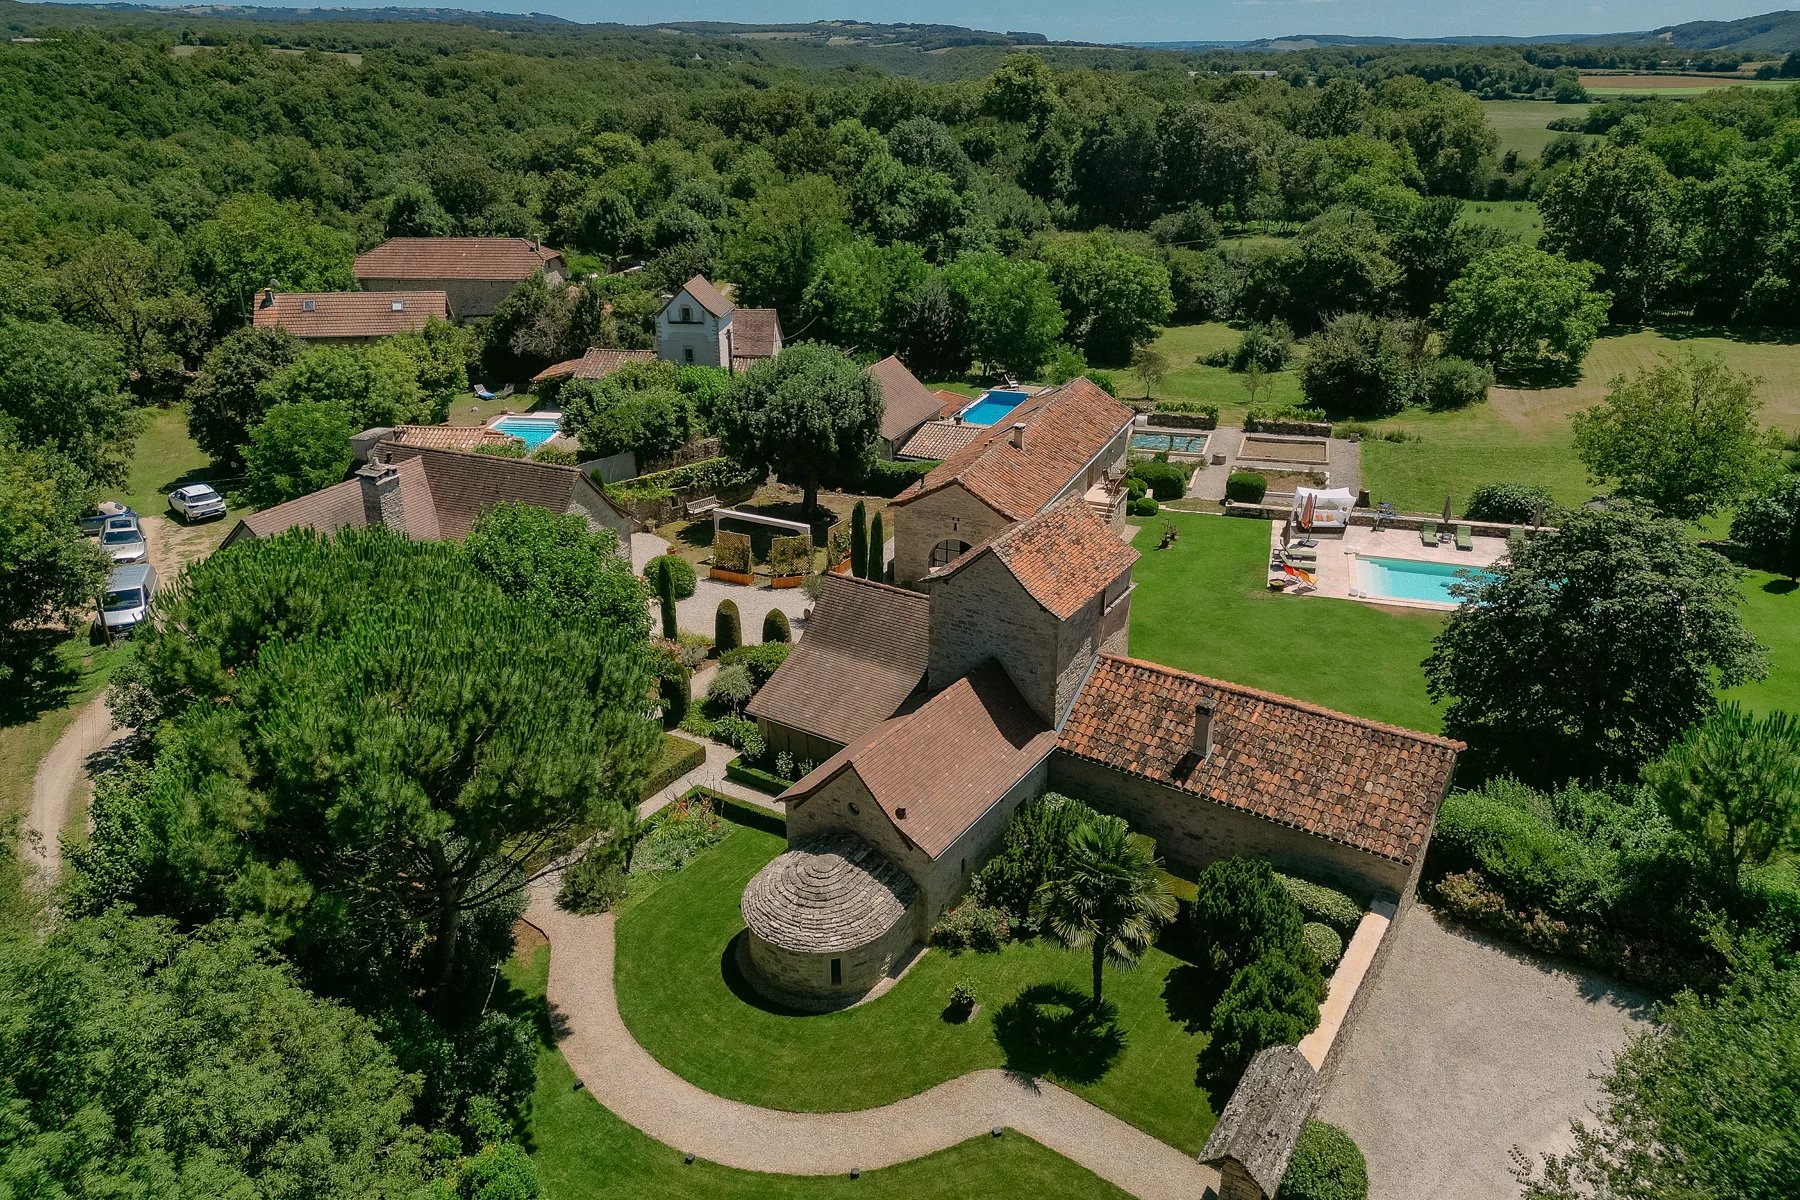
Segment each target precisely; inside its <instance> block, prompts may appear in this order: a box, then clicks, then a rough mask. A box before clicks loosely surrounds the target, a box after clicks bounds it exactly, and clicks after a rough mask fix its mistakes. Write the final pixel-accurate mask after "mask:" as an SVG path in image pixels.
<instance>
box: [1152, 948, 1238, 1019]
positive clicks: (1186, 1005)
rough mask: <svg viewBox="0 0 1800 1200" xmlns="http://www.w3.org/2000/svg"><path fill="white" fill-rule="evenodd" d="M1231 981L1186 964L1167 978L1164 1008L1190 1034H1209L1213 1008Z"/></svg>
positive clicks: (1164, 989)
mask: <svg viewBox="0 0 1800 1200" xmlns="http://www.w3.org/2000/svg"><path fill="white" fill-rule="evenodd" d="M1229 982H1231V981H1230V979H1229V978H1226V977H1224V976H1222V975H1221V974H1220V973H1219V972H1218V971H1214V970H1211V969H1210V968H1207V967H1202V966H1198V965H1196V964H1194V963H1186V962H1184V963H1182V964H1181V965H1180V966H1178V967H1176V968H1175V969H1174V970H1173V971H1170V972H1169V974H1168V975H1167V977H1165V978H1164V979H1163V991H1162V998H1163V1007H1164V1008H1165V1009H1167V1010H1168V1013H1169V1019H1170V1020H1172V1021H1176V1022H1179V1023H1180V1025H1181V1027H1182V1029H1184V1030H1186V1031H1187V1032H1188V1033H1206V1032H1207V1031H1208V1030H1210V1029H1211V1028H1212V1010H1213V1006H1214V1005H1215V1004H1217V1003H1218V1002H1219V996H1220V995H1221V994H1223V992H1224V991H1225V985H1226V984H1227V983H1229Z"/></svg>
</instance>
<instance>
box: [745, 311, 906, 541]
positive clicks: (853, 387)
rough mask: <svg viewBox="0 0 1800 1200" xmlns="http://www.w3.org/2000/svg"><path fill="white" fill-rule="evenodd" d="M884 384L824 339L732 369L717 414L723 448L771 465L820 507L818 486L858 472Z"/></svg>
mask: <svg viewBox="0 0 1800 1200" xmlns="http://www.w3.org/2000/svg"><path fill="white" fill-rule="evenodd" d="M881 407H882V404H881V389H880V387H879V386H877V384H876V383H875V380H874V379H872V378H871V377H870V376H869V374H868V372H866V371H864V370H863V369H862V368H861V367H859V366H857V365H856V363H855V362H853V361H851V360H850V359H849V358H846V357H845V356H844V355H843V354H842V353H840V352H839V351H837V350H834V349H832V348H831V347H829V346H824V345H819V344H817V343H807V342H801V343H797V344H795V345H792V346H789V347H787V348H786V349H785V350H783V351H782V352H781V353H780V354H779V355H777V356H776V357H774V358H772V359H767V360H765V361H763V362H760V363H758V364H757V365H756V366H754V367H752V368H750V370H748V371H746V372H745V373H744V374H742V375H738V376H735V377H734V378H733V379H732V381H731V386H730V387H729V388H727V389H726V391H725V394H724V395H723V396H721V397H720V399H719V403H718V408H717V411H716V413H715V415H714V421H715V424H716V425H717V427H718V430H719V436H720V438H721V440H722V442H723V445H724V449H725V452H726V453H727V454H729V455H731V456H732V457H733V458H736V459H738V460H739V461H741V462H745V463H748V464H750V465H752V466H757V467H761V468H764V469H766V470H770V471H773V472H775V473H776V474H777V475H779V476H781V478H782V479H783V480H784V481H785V482H787V483H789V484H792V485H793V486H795V487H798V488H800V489H801V491H802V492H803V493H804V500H803V507H804V508H805V511H806V512H807V513H809V514H812V513H816V512H818V511H819V488H820V487H821V486H824V485H827V484H831V483H835V482H840V481H843V482H848V481H851V480H855V479H858V478H860V477H861V474H862V472H863V470H864V469H865V467H866V465H867V464H868V462H869V458H870V455H871V454H872V453H873V447H874V444H875V435H876V434H877V433H878V432H879V431H880V428H881Z"/></svg>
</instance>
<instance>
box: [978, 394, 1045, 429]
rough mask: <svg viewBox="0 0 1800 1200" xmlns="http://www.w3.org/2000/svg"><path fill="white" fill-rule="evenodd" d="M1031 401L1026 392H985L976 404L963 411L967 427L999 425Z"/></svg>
mask: <svg viewBox="0 0 1800 1200" xmlns="http://www.w3.org/2000/svg"><path fill="white" fill-rule="evenodd" d="M1029 399H1031V397H1030V396H1029V395H1027V394H1026V393H1024V392H1008V391H1003V390H995V391H991V392H983V393H982V394H981V396H980V397H979V398H978V399H977V400H976V401H975V403H973V404H971V405H969V407H967V408H965V409H963V410H962V419H963V424H965V425H998V424H999V423H1000V420H1001V418H1003V417H1005V416H1006V414H1007V413H1009V412H1011V411H1012V410H1013V409H1015V408H1017V407H1019V405H1021V404H1023V403H1025V401H1027V400H1029Z"/></svg>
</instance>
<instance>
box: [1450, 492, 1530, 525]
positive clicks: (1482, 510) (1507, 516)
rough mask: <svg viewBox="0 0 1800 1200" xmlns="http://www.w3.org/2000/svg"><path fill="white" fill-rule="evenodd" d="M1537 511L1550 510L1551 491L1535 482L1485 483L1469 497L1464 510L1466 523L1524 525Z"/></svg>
mask: <svg viewBox="0 0 1800 1200" xmlns="http://www.w3.org/2000/svg"><path fill="white" fill-rule="evenodd" d="M1539 509H1543V510H1544V512H1545V513H1546V514H1548V512H1549V511H1550V491H1549V489H1548V488H1543V487H1539V486H1538V485H1537V484H1534V483H1484V484H1482V485H1481V486H1480V487H1478V488H1476V489H1475V491H1474V492H1473V494H1471V495H1470V496H1469V503H1468V504H1467V505H1466V506H1465V507H1464V508H1463V519H1464V520H1468V521H1496V522H1499V523H1500V524H1502V525H1523V524H1525V523H1526V522H1528V521H1530V520H1531V518H1532V517H1533V516H1534V515H1535V514H1536V513H1537V511H1538V510H1539Z"/></svg>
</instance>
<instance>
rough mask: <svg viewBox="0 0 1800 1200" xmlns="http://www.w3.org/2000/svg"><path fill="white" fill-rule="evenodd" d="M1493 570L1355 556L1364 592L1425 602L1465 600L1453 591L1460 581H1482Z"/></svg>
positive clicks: (1445, 603)
mask: <svg viewBox="0 0 1800 1200" xmlns="http://www.w3.org/2000/svg"><path fill="white" fill-rule="evenodd" d="M1493 577H1494V573H1493V572H1492V571H1483V570H1481V569H1480V568H1478V567H1465V566H1461V565H1459V564H1457V563H1437V562H1420V561H1418V560H1416V559H1411V558H1374V557H1370V556H1367V555H1361V554H1359V555H1357V556H1356V582H1357V585H1358V586H1359V587H1360V588H1361V589H1362V591H1363V594H1364V595H1366V596H1369V597H1371V598H1376V599H1380V598H1386V599H1388V600H1417V601H1422V602H1424V603H1426V604H1444V605H1456V604H1460V603H1462V601H1460V600H1458V599H1457V598H1456V597H1455V596H1452V595H1451V594H1450V585H1451V584H1453V583H1458V582H1470V583H1482V582H1485V581H1486V580H1489V579H1492V578H1493Z"/></svg>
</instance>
